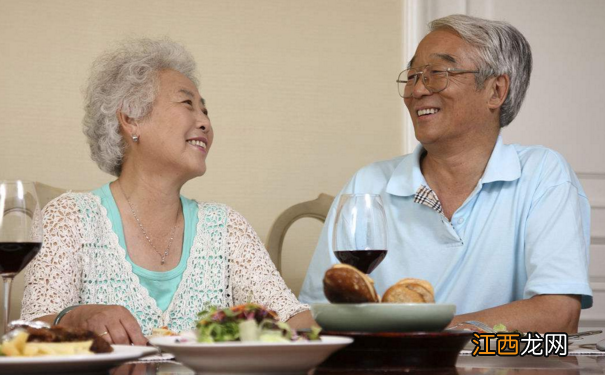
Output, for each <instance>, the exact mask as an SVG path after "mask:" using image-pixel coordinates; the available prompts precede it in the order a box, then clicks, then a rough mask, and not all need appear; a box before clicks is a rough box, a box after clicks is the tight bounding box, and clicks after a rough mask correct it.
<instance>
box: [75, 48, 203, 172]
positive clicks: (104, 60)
mask: <svg viewBox="0 0 605 375" xmlns="http://www.w3.org/2000/svg"><path fill="white" fill-rule="evenodd" d="M165 69H172V70H176V71H177V72H180V73H182V74H183V75H185V76H186V77H187V78H189V79H190V80H191V81H192V82H193V83H194V84H195V85H196V86H197V85H198V81H197V78H196V77H195V69H196V68H195V60H194V59H193V56H191V54H190V53H189V52H187V50H185V48H184V47H183V46H181V45H180V44H178V43H175V42H173V41H170V40H167V39H161V40H152V39H132V40H127V41H124V42H123V43H121V44H120V45H119V46H118V48H116V49H114V50H111V51H107V52H105V53H103V54H102V55H101V56H99V57H98V58H97V59H96V60H95V62H94V63H93V66H92V72H91V75H90V78H89V80H88V86H87V88H86V98H85V105H84V111H85V114H84V119H83V125H84V134H85V135H86V137H87V138H88V143H89V145H90V153H91V157H92V160H94V161H95V162H96V163H97V165H98V166H99V168H101V170H103V171H105V172H107V173H110V174H112V175H114V176H119V175H120V173H121V171H122V162H123V159H124V149H125V145H126V143H125V142H124V140H123V139H122V136H121V134H120V124H119V122H118V118H117V113H118V111H121V112H122V113H124V114H125V115H127V116H128V117H131V118H134V119H141V118H144V117H145V116H147V115H148V114H149V113H150V112H151V108H152V105H153V101H154V100H155V96H156V94H157V91H158V89H159V76H158V73H159V72H160V71H162V70H165Z"/></svg>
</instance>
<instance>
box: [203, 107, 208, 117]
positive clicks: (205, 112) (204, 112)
mask: <svg viewBox="0 0 605 375" xmlns="http://www.w3.org/2000/svg"><path fill="white" fill-rule="evenodd" d="M202 113H203V114H205V115H206V116H208V110H207V109H206V108H204V109H202Z"/></svg>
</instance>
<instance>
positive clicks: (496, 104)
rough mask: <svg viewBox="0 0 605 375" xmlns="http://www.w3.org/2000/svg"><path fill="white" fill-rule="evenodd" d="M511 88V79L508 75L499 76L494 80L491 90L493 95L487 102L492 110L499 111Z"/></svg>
mask: <svg viewBox="0 0 605 375" xmlns="http://www.w3.org/2000/svg"><path fill="white" fill-rule="evenodd" d="M509 87H510V77H509V76H508V74H502V75H499V76H498V77H496V78H495V79H494V80H493V82H492V83H491V86H490V88H489V89H490V90H491V95H490V97H489V100H488V102H487V104H488V107H489V108H490V109H498V108H500V107H501V106H502V104H504V100H506V96H507V95H508V89H509Z"/></svg>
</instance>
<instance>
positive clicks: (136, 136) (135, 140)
mask: <svg viewBox="0 0 605 375" xmlns="http://www.w3.org/2000/svg"><path fill="white" fill-rule="evenodd" d="M132 141H133V142H134V143H137V142H138V141H139V136H138V135H133V136H132Z"/></svg>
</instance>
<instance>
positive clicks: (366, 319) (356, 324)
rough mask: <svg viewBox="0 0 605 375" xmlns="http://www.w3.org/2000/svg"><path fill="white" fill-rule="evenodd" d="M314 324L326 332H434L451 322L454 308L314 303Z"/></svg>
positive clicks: (434, 305)
mask: <svg viewBox="0 0 605 375" xmlns="http://www.w3.org/2000/svg"><path fill="white" fill-rule="evenodd" d="M311 312H312V313H313V318H315V321H317V323H318V324H319V325H320V326H321V327H322V328H323V329H324V330H326V331H341V332H343V331H351V332H417V331H424V332H438V331H441V330H443V329H444V328H445V327H447V325H448V324H449V322H451V321H452V318H453V317H454V314H455V313H456V305H452V304H441V303H359V304H346V303H315V304H312V305H311Z"/></svg>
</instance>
